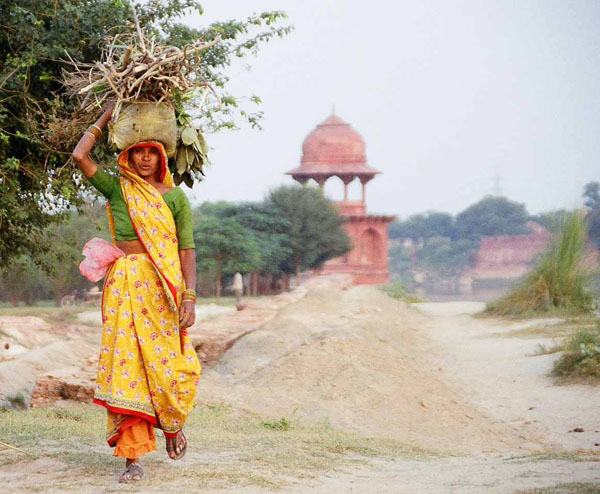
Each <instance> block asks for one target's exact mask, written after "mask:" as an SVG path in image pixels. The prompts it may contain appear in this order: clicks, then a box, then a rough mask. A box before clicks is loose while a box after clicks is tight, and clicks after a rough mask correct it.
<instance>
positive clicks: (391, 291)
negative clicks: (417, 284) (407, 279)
mask: <svg viewBox="0 0 600 494" xmlns="http://www.w3.org/2000/svg"><path fill="white" fill-rule="evenodd" d="M379 288H380V290H382V291H383V292H385V293H387V294H388V295H389V296H390V297H392V298H395V299H396V300H402V302H406V303H407V304H412V303H420V302H425V300H423V299H420V298H419V297H417V296H416V295H413V294H412V293H410V292H409V291H408V290H407V289H406V287H405V286H404V285H403V284H402V283H401V282H400V281H395V282H393V283H388V284H387V285H382V286H380V287H379Z"/></svg>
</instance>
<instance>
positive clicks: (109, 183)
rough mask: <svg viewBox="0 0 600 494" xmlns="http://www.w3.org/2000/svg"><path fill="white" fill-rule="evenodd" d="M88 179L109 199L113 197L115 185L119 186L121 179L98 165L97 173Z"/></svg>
mask: <svg viewBox="0 0 600 494" xmlns="http://www.w3.org/2000/svg"><path fill="white" fill-rule="evenodd" d="M88 180H89V181H90V183H91V184H92V185H93V186H94V188H95V189H96V190H97V191H98V192H100V194H102V195H103V196H104V197H106V198H107V199H110V198H111V196H112V194H113V191H114V190H115V187H119V179H118V178H117V177H115V176H114V175H111V174H110V173H108V172H106V171H105V170H104V169H103V168H101V167H98V168H97V170H96V173H94V174H93V175H92V176H91V177H90V178H88Z"/></svg>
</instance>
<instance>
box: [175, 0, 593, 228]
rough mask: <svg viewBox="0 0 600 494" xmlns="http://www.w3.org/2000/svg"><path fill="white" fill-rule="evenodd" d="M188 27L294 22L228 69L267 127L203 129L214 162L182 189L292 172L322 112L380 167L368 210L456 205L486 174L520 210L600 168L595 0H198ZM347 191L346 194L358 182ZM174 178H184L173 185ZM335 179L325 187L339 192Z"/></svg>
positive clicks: (234, 194) (576, 191) (260, 187)
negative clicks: (356, 135)
mask: <svg viewBox="0 0 600 494" xmlns="http://www.w3.org/2000/svg"><path fill="white" fill-rule="evenodd" d="M202 4H203V7H204V9H205V15H204V16H202V17H188V18H187V20H186V22H188V23H189V24H191V25H202V24H207V23H210V22H212V21H214V20H225V19H231V18H240V17H243V16H245V15H247V14H250V13H252V12H260V11H264V10H285V11H286V12H287V13H288V15H289V19H288V22H289V23H290V24H293V25H294V27H295V30H294V31H293V32H292V33H291V34H290V35H288V36H287V37H285V38H283V39H275V40H273V41H272V42H270V43H268V44H265V45H264V46H262V48H261V50H260V53H259V55H258V57H257V58H253V57H250V58H249V59H248V62H249V63H250V64H251V65H252V69H251V70H250V71H247V70H245V69H243V68H242V67H237V68H235V69H234V70H233V71H232V73H231V75H232V79H233V84H232V86H231V90H232V92H234V93H236V94H242V95H246V96H250V95H251V94H253V93H256V94H258V95H259V96H260V97H261V98H262V100H263V105H262V108H263V110H264V112H265V119H264V121H263V126H264V130H263V131H256V130H251V129H250V128H249V126H242V130H240V131H237V132H225V133H219V134H216V135H209V136H207V138H208V140H209V145H210V146H211V147H212V148H213V149H212V151H211V156H210V157H211V160H212V162H213V163H214V166H213V167H211V168H210V169H209V170H208V172H207V179H206V180H205V181H204V182H203V183H201V184H200V185H196V186H194V191H193V193H192V194H191V196H190V197H191V198H192V200H193V201H195V202H197V203H198V202H202V201H205V200H208V201H215V200H231V201H241V200H260V199H262V198H263V197H264V195H265V194H266V193H267V191H268V190H269V189H270V188H273V187H275V186H277V185H280V184H290V183H293V181H292V179H291V177H289V176H286V175H284V172H285V171H287V170H290V169H291V168H294V167H296V166H297V165H298V164H299V161H300V157H301V145H302V141H303V140H304V138H305V137H306V135H307V134H308V133H309V132H310V131H312V130H313V129H314V127H315V126H316V125H317V124H318V123H320V122H321V121H323V120H324V119H325V118H326V117H327V116H329V115H330V114H331V108H332V105H334V104H335V108H336V114H337V115H338V116H340V117H341V118H342V119H344V120H346V121H347V122H349V123H351V124H352V126H353V127H354V128H355V129H356V130H357V131H358V132H360V133H361V134H362V136H363V137H364V139H365V141H366V143H367V160H368V163H369V164H370V165H371V166H373V167H375V168H378V169H379V170H381V171H382V172H383V174H382V175H379V176H378V177H376V178H375V179H374V180H373V181H371V182H370V183H369V184H368V186H367V206H368V210H369V211H370V212H379V213H388V214H396V215H398V216H400V217H402V218H404V217H406V216H407V215H409V214H413V213H416V212H422V211H426V210H436V211H447V212H450V213H452V214H456V213H457V212H460V211H462V210H463V209H464V208H466V207H467V206H469V205H470V204H472V203H474V202H476V201H477V200H479V199H480V198H482V197H483V196H484V195H487V194H490V193H492V192H493V191H494V176H495V175H498V176H500V189H501V192H502V194H503V195H505V196H506V197H508V198H509V199H511V200H514V201H518V202H521V203H525V205H526V206H527V209H528V210H529V212H530V213H538V212H541V211H545V210H549V209H556V208H561V207H566V208H572V207H578V206H580V205H581V203H582V201H581V193H582V190H583V186H584V185H585V184H586V183H588V182H590V181H600V134H599V132H600V90H599V89H600V86H599V82H600V2H598V1H592V0H590V1H576V0H569V1H564V0H556V1H554V0H546V1H541V0H538V1H527V0H515V1H493V0H483V1H481V0H480V1H446V0H438V1H428V0H414V1H394V2H392V1H385V2H384V1H377V0H371V1H369V2H365V1H353V0H337V1H334V0H303V1H295V2H291V1H288V2H283V1H274V0H272V1H269V0H253V1H247V0H235V1H223V0H205V1H203V2H202ZM352 185H353V188H351V198H358V197H359V194H358V190H359V184H358V181H356V182H354V183H353V184H352ZM184 189H186V190H188V189H187V188H185V187H184ZM341 190H342V188H341V182H340V181H339V180H338V179H336V178H332V179H330V180H329V181H328V182H327V184H326V192H327V194H328V196H329V197H331V198H333V199H339V198H341Z"/></svg>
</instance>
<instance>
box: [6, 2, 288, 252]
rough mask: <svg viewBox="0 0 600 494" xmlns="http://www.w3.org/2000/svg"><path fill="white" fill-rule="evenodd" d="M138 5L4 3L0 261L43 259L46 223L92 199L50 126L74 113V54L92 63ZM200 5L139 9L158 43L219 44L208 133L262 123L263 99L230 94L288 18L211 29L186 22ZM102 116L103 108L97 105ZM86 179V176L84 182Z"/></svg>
mask: <svg viewBox="0 0 600 494" xmlns="http://www.w3.org/2000/svg"><path fill="white" fill-rule="evenodd" d="M132 3H133V2H132V1H131V0H61V1H60V2H57V1H55V0H5V1H3V2H2V3H0V263H2V264H5V263H7V262H8V261H9V260H10V259H11V258H15V257H19V256H20V255H22V254H27V255H29V256H31V257H32V258H33V259H35V260H36V261H40V260H41V259H42V258H43V256H44V251H45V247H44V243H43V242H42V237H43V235H45V234H46V233H45V231H46V230H45V229H46V227H47V226H48V225H50V224H52V223H56V222H60V221H62V220H64V219H65V216H66V214H67V213H66V211H67V208H68V206H69V205H79V204H81V203H82V202H83V199H84V197H85V195H86V194H88V193H89V192H88V191H87V190H86V187H85V184H84V183H82V181H81V179H80V174H79V172H78V171H76V170H75V168H74V167H73V166H72V165H71V163H70V152H71V150H72V147H73V143H72V142H71V141H70V140H69V139H64V140H59V142H58V143H52V144H51V143H50V140H49V139H48V136H49V131H50V129H52V128H53V127H52V123H53V122H55V121H56V119H57V118H58V117H64V115H72V114H73V113H74V112H75V111H76V108H75V106H74V102H73V101H71V100H69V99H68V98H66V97H65V90H64V87H63V86H62V84H61V71H62V70H63V69H64V68H65V67H66V66H67V65H66V64H65V63H64V62H63V61H64V60H67V59H68V57H71V58H73V59H74V60H78V61H80V62H94V61H95V60H96V59H97V58H98V57H99V54H100V42H101V40H102V38H103V36H104V35H105V34H106V33H107V32H109V31H110V30H111V29H113V28H115V27H116V26H123V25H129V24H131V22H132V11H131V4H132ZM190 9H192V10H195V11H196V12H199V13H202V7H201V5H200V4H199V3H198V2H196V1H195V0H149V1H147V2H144V3H142V4H140V5H137V12H138V17H139V19H140V21H141V22H142V23H143V24H144V26H145V27H146V29H147V30H148V31H149V32H150V33H152V34H153V35H155V36H156V38H157V39H160V40H161V41H164V42H165V43H167V44H173V45H176V46H182V45H185V44H188V43H190V42H193V41H196V40H198V39H203V40H205V41H211V40H213V39H215V38H217V37H218V38H220V40H221V42H220V43H218V44H217V45H216V46H214V47H213V48H211V49H210V50H207V52H205V63H206V73H205V78H206V79H207V81H208V82H209V83H211V84H212V86H213V87H214V88H215V89H216V90H217V91H218V93H219V94H220V96H221V100H222V102H223V109H222V111H221V112H219V113H210V112H208V113H207V114H206V115H203V122H204V126H205V127H206V129H207V130H211V131H217V130H219V129H222V128H235V127H236V122H237V121H239V120H240V119H244V120H246V121H248V122H249V123H250V124H251V125H253V126H259V125H260V119H261V116H262V114H261V112H260V108H259V107H258V106H257V104H258V103H260V99H259V98H258V97H256V96H254V95H247V97H248V98H247V99H248V101H249V103H246V104H242V103H241V98H240V96H242V95H232V94H230V93H229V91H228V82H229V75H228V70H229V67H230V65H231V63H232V61H233V60H234V59H236V58H239V57H244V56H246V55H247V54H254V53H256V51H257V49H258V48H259V46H260V44H261V43H263V42H266V41H268V40H269V39H271V38H272V37H273V36H282V35H284V34H285V33H287V32H289V30H290V28H289V27H288V26H282V25H281V24H280V21H281V20H282V19H283V18H285V14H284V13H283V12H278V11H275V12H265V13H261V14H257V15H253V16H251V17H249V18H247V19H243V20H229V21H225V22H217V23H213V24H211V25H209V26H206V28H203V29H192V28H189V27H187V26H184V25H183V24H181V23H180V22H178V19H179V18H180V17H181V16H182V15H184V14H185V13H186V12H187V11H189V10H190ZM99 111H101V109H99ZM113 157H114V155H113V153H111V152H110V151H109V150H107V149H106V147H103V146H97V149H96V159H98V160H99V161H101V162H103V163H105V164H107V163H108V161H109V160H110V159H111V158H113ZM78 177H79V178H78Z"/></svg>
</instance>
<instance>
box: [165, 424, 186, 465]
mask: <svg viewBox="0 0 600 494" xmlns="http://www.w3.org/2000/svg"><path fill="white" fill-rule="evenodd" d="M166 440H167V454H168V455H169V458H171V459H172V460H179V459H181V458H183V457H184V456H185V452H186V450H187V439H186V438H185V435H184V434H183V430H180V431H179V432H178V433H177V435H176V436H175V437H167V438H166Z"/></svg>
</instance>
